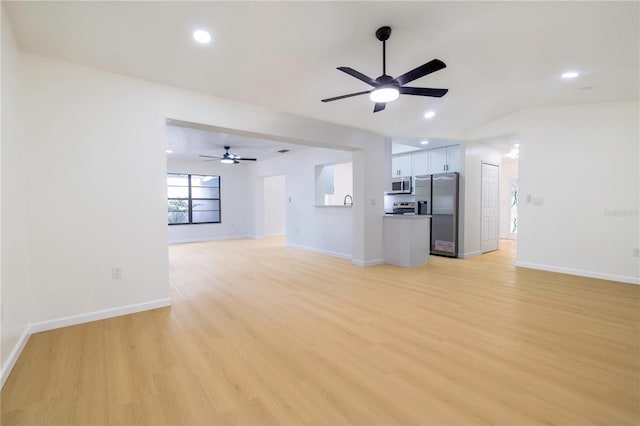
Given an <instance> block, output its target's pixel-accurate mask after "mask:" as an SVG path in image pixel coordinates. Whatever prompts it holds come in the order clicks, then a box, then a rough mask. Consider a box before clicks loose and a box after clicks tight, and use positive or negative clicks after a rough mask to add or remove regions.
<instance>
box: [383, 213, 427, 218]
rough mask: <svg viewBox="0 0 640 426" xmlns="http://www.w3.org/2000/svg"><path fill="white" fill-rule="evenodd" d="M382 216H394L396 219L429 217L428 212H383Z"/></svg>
mask: <svg viewBox="0 0 640 426" xmlns="http://www.w3.org/2000/svg"><path fill="white" fill-rule="evenodd" d="M384 217H394V218H397V219H422V218H430V217H431V215H430V214H391V213H385V215H384Z"/></svg>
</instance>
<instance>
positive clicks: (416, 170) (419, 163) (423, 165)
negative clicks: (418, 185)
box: [411, 151, 431, 176]
mask: <svg viewBox="0 0 640 426" xmlns="http://www.w3.org/2000/svg"><path fill="white" fill-rule="evenodd" d="M411 170H412V175H413V176H420V175H428V174H431V172H430V171H429V170H431V169H430V168H429V151H416V152H413V153H412V154H411Z"/></svg>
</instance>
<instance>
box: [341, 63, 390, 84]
mask: <svg viewBox="0 0 640 426" xmlns="http://www.w3.org/2000/svg"><path fill="white" fill-rule="evenodd" d="M338 69H339V70H340V71H342V72H346V73H347V74H349V75H350V76H351V77H355V78H357V79H358V80H360V81H364V82H365V83H367V84H369V85H371V86H373V87H377V86H379V85H380V83H378V82H377V81H375V80H374V79H373V78H371V77H367V76H366V75H364V74H362V73H361V72H358V71H356V70H354V69H353V68H349V67H338Z"/></svg>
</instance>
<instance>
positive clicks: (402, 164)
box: [391, 154, 411, 177]
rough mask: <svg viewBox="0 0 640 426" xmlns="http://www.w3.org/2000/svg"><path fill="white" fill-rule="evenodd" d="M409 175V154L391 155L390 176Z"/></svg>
mask: <svg viewBox="0 0 640 426" xmlns="http://www.w3.org/2000/svg"><path fill="white" fill-rule="evenodd" d="M400 176H411V154H402V155H396V156H394V157H391V177H400Z"/></svg>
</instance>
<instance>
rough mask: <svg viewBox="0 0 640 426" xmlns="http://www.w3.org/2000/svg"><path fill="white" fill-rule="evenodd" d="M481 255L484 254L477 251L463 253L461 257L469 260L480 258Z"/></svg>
mask: <svg viewBox="0 0 640 426" xmlns="http://www.w3.org/2000/svg"><path fill="white" fill-rule="evenodd" d="M480 254H482V252H481V251H480V250H476V251H470V252H469V253H463V254H462V256H461V257H462V258H463V259H467V258H469V257H473V256H478V255H480Z"/></svg>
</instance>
